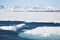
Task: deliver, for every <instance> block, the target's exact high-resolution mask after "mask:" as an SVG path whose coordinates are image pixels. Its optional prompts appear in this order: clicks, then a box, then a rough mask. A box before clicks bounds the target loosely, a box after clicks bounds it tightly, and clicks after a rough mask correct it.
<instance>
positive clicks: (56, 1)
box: [0, 0, 60, 8]
mask: <svg viewBox="0 0 60 40" xmlns="http://www.w3.org/2000/svg"><path fill="white" fill-rule="evenodd" d="M0 5H4V6H10V7H14V6H36V5H40V6H51V7H55V8H60V0H0Z"/></svg>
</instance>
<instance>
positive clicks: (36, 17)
mask: <svg viewBox="0 0 60 40" xmlns="http://www.w3.org/2000/svg"><path fill="white" fill-rule="evenodd" d="M0 21H26V22H60V12H0Z"/></svg>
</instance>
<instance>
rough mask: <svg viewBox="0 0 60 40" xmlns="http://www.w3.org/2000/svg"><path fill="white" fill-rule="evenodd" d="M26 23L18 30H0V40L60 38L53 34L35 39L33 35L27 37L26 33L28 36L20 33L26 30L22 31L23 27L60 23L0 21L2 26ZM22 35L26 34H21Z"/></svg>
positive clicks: (51, 39) (55, 25)
mask: <svg viewBox="0 0 60 40" xmlns="http://www.w3.org/2000/svg"><path fill="white" fill-rule="evenodd" d="M22 23H24V24H25V25H24V27H23V28H19V29H18V30H17V31H12V30H0V40H60V36H58V37H57V36H56V37H55V36H51V37H37V36H36V38H37V39H33V37H32V36H31V35H30V37H32V38H30V37H27V34H26V36H25V37H26V38H24V37H20V36H19V35H18V34H19V33H23V32H24V31H22V30H23V29H28V30H32V29H34V28H36V27H44V26H47V27H50V26H52V27H59V26H60V23H53V22H50V23H47V22H24V21H0V27H3V26H7V27H9V26H14V25H18V24H22ZM20 35H21V36H23V35H25V34H24V33H23V34H20Z"/></svg>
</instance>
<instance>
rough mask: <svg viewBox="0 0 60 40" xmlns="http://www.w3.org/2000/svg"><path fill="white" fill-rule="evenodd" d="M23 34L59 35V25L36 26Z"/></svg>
mask: <svg viewBox="0 0 60 40" xmlns="http://www.w3.org/2000/svg"><path fill="white" fill-rule="evenodd" d="M24 33H25V34H31V35H34V36H35V35H38V36H42V37H48V36H50V35H51V34H52V35H60V27H37V28H35V29H32V30H27V31H25V32H24Z"/></svg>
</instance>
